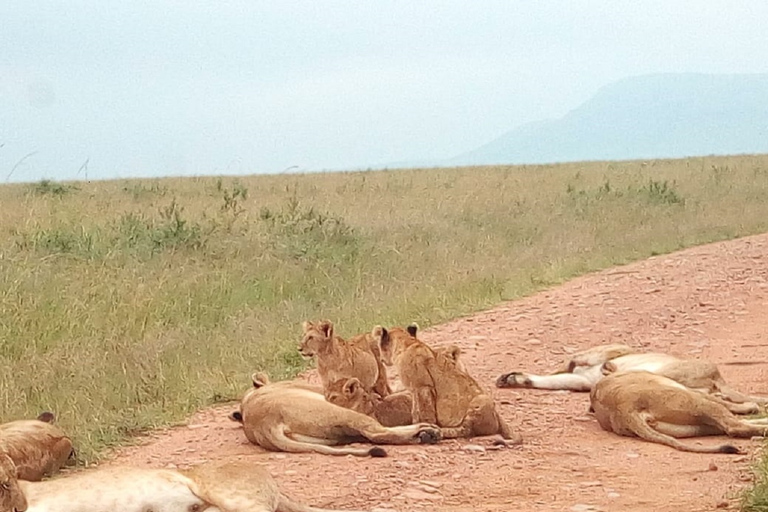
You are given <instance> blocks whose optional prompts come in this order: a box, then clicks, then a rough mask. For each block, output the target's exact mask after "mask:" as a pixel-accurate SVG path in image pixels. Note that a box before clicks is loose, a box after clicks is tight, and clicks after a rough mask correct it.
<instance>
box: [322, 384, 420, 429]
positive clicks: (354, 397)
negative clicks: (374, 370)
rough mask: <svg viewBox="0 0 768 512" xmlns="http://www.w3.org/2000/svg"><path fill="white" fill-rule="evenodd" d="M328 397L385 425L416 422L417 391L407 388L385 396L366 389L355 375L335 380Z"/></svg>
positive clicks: (393, 425) (329, 399)
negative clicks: (413, 392) (414, 406)
mask: <svg viewBox="0 0 768 512" xmlns="http://www.w3.org/2000/svg"><path fill="white" fill-rule="evenodd" d="M325 399H326V400H327V401H328V402H330V403H332V404H335V405H338V406H340V407H344V408H346V409H352V410H353V411H357V412H359V413H361V414H365V415H367V416H370V417H371V418H373V419H375V420H376V421H378V422H379V423H381V424H382V425H384V426H385V427H398V426H403V425H411V424H413V395H412V394H411V392H410V391H407V390H405V391H398V392H395V393H391V394H389V395H387V396H385V397H384V398H382V397H380V396H379V394H378V393H376V392H374V391H366V390H365V389H364V388H363V386H362V385H361V384H360V381H359V380H357V378H355V377H352V378H349V379H339V380H337V381H334V382H333V383H331V385H330V386H329V387H328V389H326V390H325Z"/></svg>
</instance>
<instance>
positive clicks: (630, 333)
mask: <svg viewBox="0 0 768 512" xmlns="http://www.w3.org/2000/svg"><path fill="white" fill-rule="evenodd" d="M414 320H417V321H418V319H414ZM297 328H298V327H297ZM342 334H343V335H344V334H352V333H342ZM297 336H298V334H297ZM421 337H422V339H423V340H424V341H426V342H428V343H431V344H434V345H440V344H443V343H447V342H453V343H458V344H459V345H460V346H461V347H462V348H463V349H464V351H465V353H464V361H465V362H466V364H467V366H468V369H469V371H470V372H471V373H472V374H473V375H474V376H475V377H476V378H477V379H478V380H479V381H480V382H481V383H482V384H483V385H484V386H486V388H487V389H488V390H491V391H492V392H493V393H494V396H495V398H496V400H497V403H498V404H499V408H500V410H501V412H502V414H503V416H504V417H505V418H506V419H507V420H508V421H510V422H511V424H512V425H513V426H514V427H516V428H518V429H519V430H520V431H521V432H522V434H523V436H524V439H525V444H524V446H522V447H520V448H508V449H503V450H499V451H492V450H485V449H484V448H485V447H488V446H489V444H488V441H487V440H483V439H479V440H478V439H475V440H470V441H447V442H442V443H440V444H439V445H436V446H413V447H392V448H388V451H389V453H390V456H389V457H388V458H385V459H360V458H352V457H344V458H335V457H328V456H320V455H303V454H299V455H294V454H279V453H278V454H276V453H267V452H265V451H263V450H261V449H260V448H258V447H255V446H252V445H249V444H248V443H247V442H246V440H245V438H244V436H243V434H242V432H241V430H240V429H239V428H238V426H237V425H236V424H235V423H232V422H230V421H229V420H227V418H226V414H227V413H228V412H229V411H230V410H231V409H232V407H224V408H215V409H210V410H206V411H201V412H200V413H198V414H196V415H195V416H194V417H192V418H191V419H190V421H189V425H188V426H185V427H180V428H176V429H172V430H169V431H165V432H157V433H154V434H152V435H151V436H150V437H149V439H148V441H147V443H146V444H144V445H141V446H136V447H129V448H125V449H122V450H120V451H119V453H118V455H117V458H116V460H115V462H119V463H130V464H136V465H142V466H154V467H165V466H168V465H178V466H183V465H185V464H190V463H196V462H200V461H204V460H213V459H234V458H244V459H247V460H253V461H254V462H255V463H264V464H267V465H268V466H269V468H270V469H271V471H272V473H273V474H274V475H275V477H276V478H277V480H278V482H279V483H280V486H281V488H282V489H283V490H284V491H286V492H287V493H288V494H290V495H292V496H294V497H296V498H300V499H301V500H302V501H309V502H311V503H312V504H313V505H315V506H333V507H335V508H358V509H360V508H362V509H374V510H378V511H379V512H385V511H390V510H397V511H399V512H407V511H412V510H440V511H446V512H448V511H454V512H459V511H461V512H469V511H473V512H483V511H488V512H490V511H505V512H514V511H520V512H523V511H525V512H529V511H573V512H579V511H581V512H586V511H590V510H592V511H605V512H613V511H616V512H619V511H622V512H629V511H656V512H695V511H705V510H707V511H711V510H714V509H716V508H718V507H720V508H726V509H735V507H736V502H735V500H734V499H733V498H734V496H735V495H736V494H737V493H738V492H739V491H740V489H742V488H743V487H744V486H745V485H747V481H748V480H749V478H750V472H749V464H750V462H751V460H752V459H753V457H754V456H755V455H756V454H757V451H758V450H759V448H760V443H758V442H755V441H750V440H737V441H736V443H735V444H737V445H738V446H740V447H742V448H745V449H747V450H748V451H749V455H745V456H738V455H737V456H733V455H708V454H693V453H682V452H677V451H675V450H672V449H670V448H667V447H664V446H660V445H654V444H650V443H646V442H642V441H639V440H634V439H629V438H622V437H618V436H615V435H613V434H609V433H606V432H603V431H601V430H600V428H599V426H598V425H597V423H596V422H595V421H594V419H592V418H591V417H590V416H588V415H587V414H586V412H587V407H588V403H589V397H588V395H587V394H583V393H568V392H545V391H533V390H497V389H495V388H493V382H494V380H495V378H496V377H497V376H498V375H499V374H500V373H502V372H505V371H511V370H521V369H526V370H528V371H532V372H545V371H548V370H550V369H553V368H554V367H555V365H557V364H558V363H559V362H560V361H561V360H562V359H563V358H564V357H565V355H566V354H567V353H570V352H573V351H575V350H577V349H581V348H585V347H588V346H591V345H596V344H601V343H608V342H623V343H627V344H629V345H632V346H636V347H642V348H645V349H653V350H658V351H668V352H671V353H674V354H677V355H685V356H690V357H695V358H699V357H701V358H708V359H711V360H713V361H715V362H717V363H719V364H720V365H721V371H722V373H723V375H724V377H725V379H726V380H727V381H729V382H730V383H731V384H733V385H734V386H735V387H736V388H737V389H740V390H743V391H747V392H750V393H755V394H765V395H768V235H760V236H755V237H750V238H745V239H741V240H736V241H732V242H726V243H718V244H712V245H708V246H703V247H698V248H695V249H691V250H686V251H682V252H679V253H676V254H672V255H669V256H660V257H655V258H651V259H649V260H646V261H642V262H638V263H635V264H631V265H628V266H625V267H620V268H614V269H610V270H607V271H604V272H600V273H597V274H592V275H588V276H585V277H582V278H578V279H575V280H573V281H571V282H569V283H567V284H565V285H563V286H560V287H558V288H555V289H552V290H549V291H545V292H542V293H539V294H537V295H534V296H532V297H529V298H526V299H523V300H519V301H515V302H509V303H505V304H502V305H500V306H499V307H496V308H494V309H492V310H490V311H486V312H483V313H479V314H477V315H474V316H471V317H467V318H461V319H457V320H455V321H452V322H449V323H447V324H444V325H439V326H436V327H433V328H431V329H425V330H424V331H423V332H422V336H421ZM745 362H746V363H753V364H729V363H745ZM306 377H307V378H309V379H310V380H316V376H315V375H313V372H308V374H307V376H306ZM244 385H246V386H247V382H245V383H244ZM714 441H715V439H714V438H709V439H706V438H705V439H702V440H701V442H702V443H704V442H706V443H709V442H714ZM467 445H470V446H469V447H467Z"/></svg>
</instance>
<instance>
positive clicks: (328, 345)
mask: <svg viewBox="0 0 768 512" xmlns="http://www.w3.org/2000/svg"><path fill="white" fill-rule="evenodd" d="M302 328H303V330H304V336H303V338H302V340H301V345H300V346H299V352H300V353H301V355H302V356H304V357H307V358H309V357H315V358H316V359H317V372H318V374H319V375H320V380H321V381H322V383H323V386H324V387H327V386H329V385H330V384H331V383H332V382H335V381H337V380H340V379H348V378H352V377H354V378H356V379H358V380H359V381H360V383H361V384H362V385H363V387H364V388H365V390H366V391H374V392H376V393H378V394H379V396H382V397H384V396H387V395H388V394H390V393H391V392H392V389H391V388H390V387H389V382H388V381H387V370H386V368H385V367H384V365H383V364H382V362H381V355H380V353H379V346H378V343H376V341H375V340H374V339H372V338H371V336H370V334H368V333H366V334H360V335H357V336H355V337H353V338H350V339H348V340H345V339H343V338H341V337H339V336H336V335H335V334H334V329H333V323H331V322H330V321H329V320H323V321H321V322H314V323H313V322H304V323H303V324H302Z"/></svg>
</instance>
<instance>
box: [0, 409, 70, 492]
mask: <svg viewBox="0 0 768 512" xmlns="http://www.w3.org/2000/svg"><path fill="white" fill-rule="evenodd" d="M53 421H54V416H53V414H52V413H50V412H44V413H42V414H40V416H38V417H37V419H35V420H17V421H10V422H8V423H3V424H2V425H0V453H5V454H6V455H8V456H9V457H10V458H11V460H12V461H13V463H14V464H15V465H16V469H17V470H18V477H19V479H21V480H29V481H37V480H41V479H42V478H43V477H45V476H50V475H52V474H54V473H55V472H57V471H58V470H59V469H60V468H61V467H62V466H64V465H65V464H66V463H67V461H68V460H69V459H70V458H71V457H73V456H74V453H75V452H74V450H73V449H72V441H71V440H70V439H69V437H67V435H66V434H65V433H64V432H63V431H62V430H61V429H60V428H58V427H57V426H56V425H53Z"/></svg>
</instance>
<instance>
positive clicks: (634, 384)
mask: <svg viewBox="0 0 768 512" xmlns="http://www.w3.org/2000/svg"><path fill="white" fill-rule="evenodd" d="M589 398H590V402H591V403H592V409H593V410H594V412H595V417H596V418H597V421H598V422H599V423H600V426H601V427H602V428H603V429H604V430H607V431H609V432H615V433H616V434H619V435H622V436H637V437H640V438H642V439H645V440H646V441H651V442H654V443H661V444H665V445H667V446H671V447H672V448H675V449H678V450H682V451H688V452H699V453H739V450H738V449H737V448H735V447H734V446H732V445H730V444H724V445H718V446H711V447H707V446H694V445H689V444H685V443H682V442H680V441H678V440H677V439H676V438H683V437H696V436H709V435H719V434H726V435H729V436H731V437H752V436H765V434H766V432H768V418H762V419H755V420H750V419H741V418H738V417H736V416H734V415H733V413H731V412H730V411H729V410H728V408H727V407H726V406H725V403H724V401H723V400H721V399H719V398H717V397H715V396H712V395H709V394H706V393H703V392H701V391H695V390H692V389H689V388H687V387H686V386H684V385H682V384H680V383H679V382H676V381H674V380H672V379H669V378H667V377H663V376H661V375H656V374H654V373H650V372H646V371H630V372H617V373H614V374H611V375H607V376H606V377H605V378H603V379H601V380H600V381H599V382H598V383H597V384H595V386H594V387H593V388H592V391H591V392H590V395H589Z"/></svg>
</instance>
